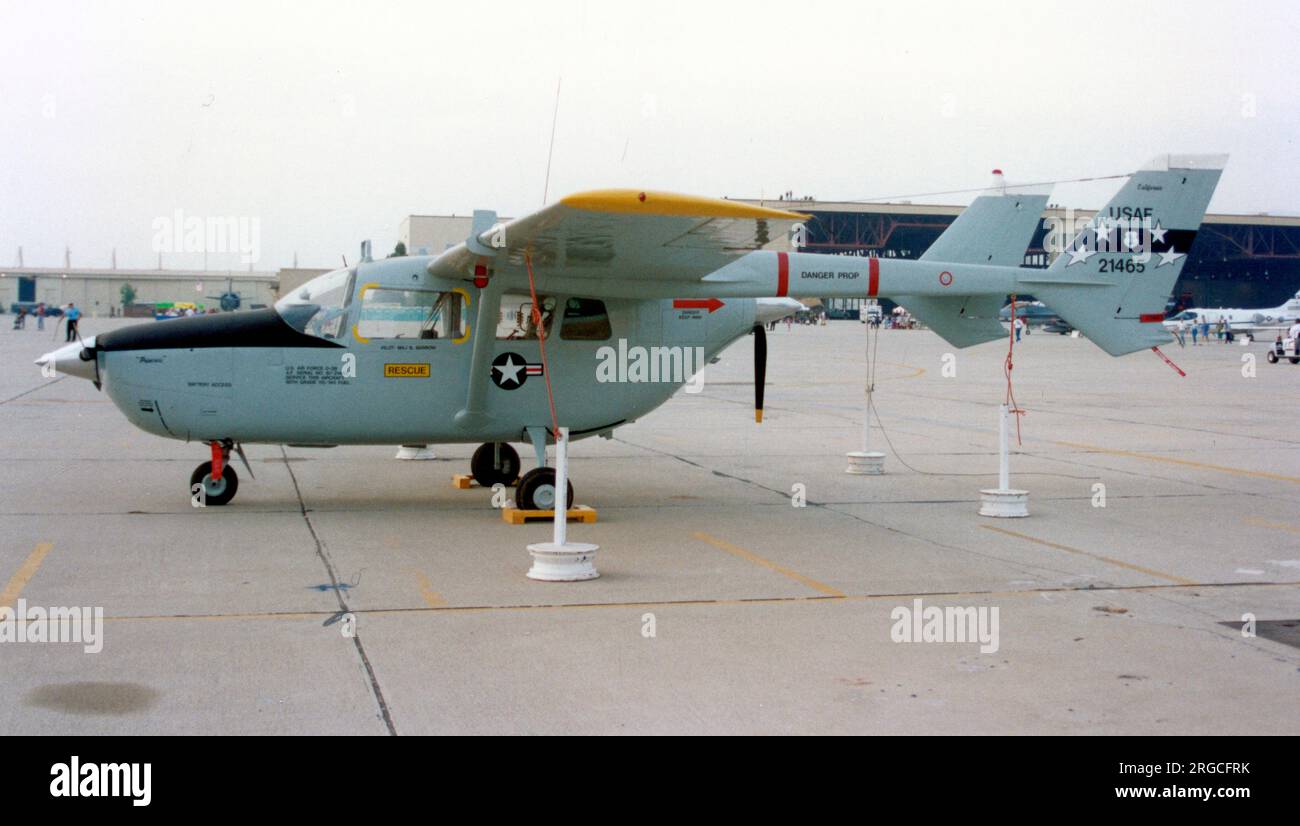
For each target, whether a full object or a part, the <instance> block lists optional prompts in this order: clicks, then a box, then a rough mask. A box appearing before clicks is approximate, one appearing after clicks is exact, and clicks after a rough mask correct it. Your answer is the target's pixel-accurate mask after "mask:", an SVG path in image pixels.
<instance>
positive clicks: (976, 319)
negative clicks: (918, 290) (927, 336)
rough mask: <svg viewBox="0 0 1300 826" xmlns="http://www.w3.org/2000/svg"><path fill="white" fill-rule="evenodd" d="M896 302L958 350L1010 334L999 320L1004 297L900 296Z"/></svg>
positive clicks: (896, 297) (895, 298)
mask: <svg viewBox="0 0 1300 826" xmlns="http://www.w3.org/2000/svg"><path fill="white" fill-rule="evenodd" d="M894 300H895V301H896V302H898V303H899V304H900V305H902V307H903V308H904V309H906V310H907V311H908V312H909V313H911V314H912V315H914V316H916V317H917V318H918V319H919V320H920V321H921V323H922V324H924V325H925V326H927V327H929V328H930V329H931V330H933V331H934V332H936V333H938V334H939V335H940V336H941V337H942V338H943V340H944V341H946V342H948V343H949V344H951V345H952V346H954V347H970V346H972V345H975V344H983V343H984V342H986V341H995V340H997V339H999V338H1004V337H1005V336H1006V334H1007V331H1006V328H1004V327H1003V326H1002V322H1001V321H999V320H998V312H999V311H1000V310H1001V309H1002V300H1003V299H1002V296H995V295H945V296H922V295H899V296H895V297H894Z"/></svg>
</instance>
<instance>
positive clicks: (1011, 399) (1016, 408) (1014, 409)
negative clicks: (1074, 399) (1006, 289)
mask: <svg viewBox="0 0 1300 826" xmlns="http://www.w3.org/2000/svg"><path fill="white" fill-rule="evenodd" d="M1015 352H1016V297H1015V296H1014V295H1013V296H1011V331H1010V334H1009V335H1008V336H1007V359H1006V361H1005V362H1003V363H1002V372H1003V373H1004V374H1005V375H1006V377H1007V395H1006V399H1005V400H1004V403H1005V404H1006V406H1007V410H1008V411H1009V412H1011V413H1013V414H1015V417H1016V444H1017V445H1021V444H1023V443H1022V442H1021V441H1020V417H1021V416H1023V415H1025V413H1026V412H1027V411H1025V410H1022V409H1020V405H1018V404H1016V394H1015V392H1014V391H1013V390H1012V388H1011V370H1012V368H1014V367H1015V364H1013V363H1012V357H1013V356H1014V355H1015Z"/></svg>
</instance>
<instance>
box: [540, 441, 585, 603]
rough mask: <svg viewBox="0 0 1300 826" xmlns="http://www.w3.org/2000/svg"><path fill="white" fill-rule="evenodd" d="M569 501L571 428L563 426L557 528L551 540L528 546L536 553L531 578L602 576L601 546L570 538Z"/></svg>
mask: <svg viewBox="0 0 1300 826" xmlns="http://www.w3.org/2000/svg"><path fill="white" fill-rule="evenodd" d="M568 504H569V428H567V427H561V428H560V429H559V433H557V434H556V439H555V518H554V522H553V525H554V531H553V532H552V534H551V541H550V542H539V543H536V544H533V545H529V546H528V553H530V554H531V555H532V557H533V567H531V568H529V569H528V578H529V579H540V580H545V581H547V582H574V581H577V580H583V579H595V578H596V577H598V576H600V572H598V571H597V570H596V551H598V550H599V549H600V546H599V545H592V544H590V543H587V542H570V541H569V536H568V528H569V525H568Z"/></svg>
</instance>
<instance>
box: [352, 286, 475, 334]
mask: <svg viewBox="0 0 1300 826" xmlns="http://www.w3.org/2000/svg"><path fill="white" fill-rule="evenodd" d="M363 293H364V294H363V295H362V297H361V311H360V314H359V316H358V318H357V337H358V338H360V339H362V340H363V341H369V340H370V339H374V338H422V339H431V338H437V339H450V340H452V341H453V342H455V341H459V340H463V339H464V338H465V335H466V332H467V331H466V322H467V319H466V316H467V315H468V313H467V305H466V302H465V295H464V293H463V292H461V291H458V290H453V291H449V292H437V291H434V290H408V289H404V288H391V287H369V288H363Z"/></svg>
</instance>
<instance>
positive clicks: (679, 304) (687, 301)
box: [673, 298, 727, 313]
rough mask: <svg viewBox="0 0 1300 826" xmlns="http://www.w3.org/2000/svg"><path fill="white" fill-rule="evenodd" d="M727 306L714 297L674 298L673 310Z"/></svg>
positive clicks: (711, 308) (716, 308)
mask: <svg viewBox="0 0 1300 826" xmlns="http://www.w3.org/2000/svg"><path fill="white" fill-rule="evenodd" d="M725 306H727V305H726V304H724V303H722V302H721V301H719V300H718V299H716V298H674V299H673V309H674V310H708V311H709V312H710V313H712V312H713V311H714V310H720V309H722V308H723V307H725Z"/></svg>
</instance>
